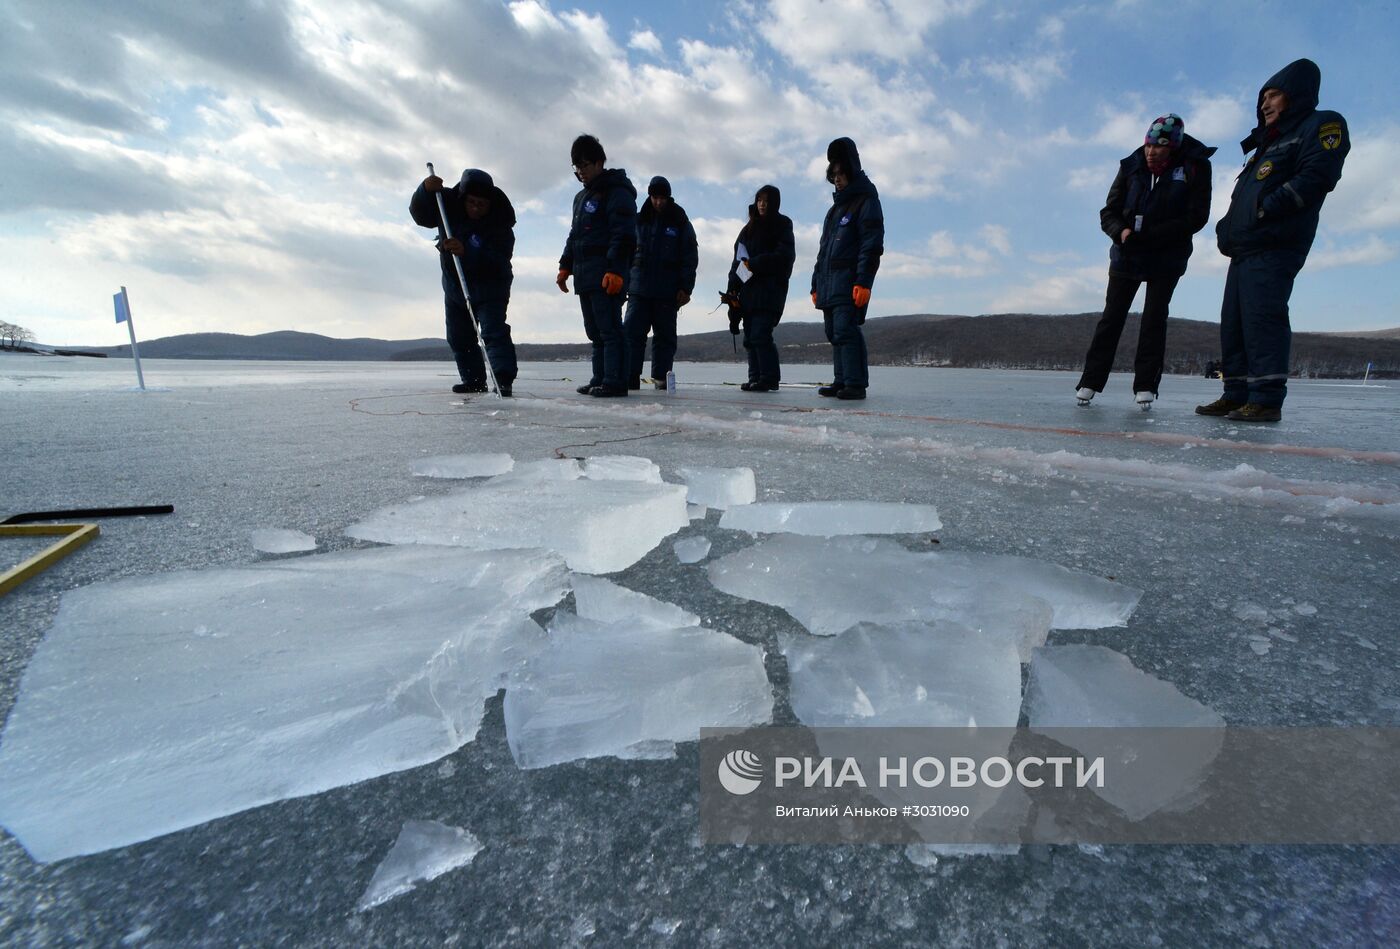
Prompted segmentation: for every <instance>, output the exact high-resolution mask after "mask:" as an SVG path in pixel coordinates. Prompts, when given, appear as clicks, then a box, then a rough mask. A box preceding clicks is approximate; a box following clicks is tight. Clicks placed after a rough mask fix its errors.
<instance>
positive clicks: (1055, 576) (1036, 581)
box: [931, 551, 1142, 658]
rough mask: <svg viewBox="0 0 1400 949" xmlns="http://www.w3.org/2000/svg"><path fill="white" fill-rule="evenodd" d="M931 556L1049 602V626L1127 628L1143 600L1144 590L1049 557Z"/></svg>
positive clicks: (950, 553) (949, 553) (953, 553)
mask: <svg viewBox="0 0 1400 949" xmlns="http://www.w3.org/2000/svg"><path fill="white" fill-rule="evenodd" d="M931 556H933V557H935V558H937V562H939V563H942V564H945V565H952V564H960V565H964V566H966V567H968V568H970V569H972V570H975V571H977V572H978V573H980V574H983V575H985V576H989V577H997V578H999V580H1000V581H1001V582H1002V583H1005V584H1006V585H1008V586H1012V587H1015V588H1016V589H1017V590H1019V591H1021V592H1022V593H1027V594H1029V595H1031V596H1033V597H1035V598H1036V599H1038V600H1043V601H1044V602H1046V603H1048V604H1050V608H1051V610H1052V611H1053V612H1054V618H1053V619H1052V620H1051V621H1050V625H1051V627H1052V628H1054V629H1104V628H1107V627H1109V626H1126V625H1128V619H1129V618H1130V617H1131V616H1132V615H1133V611H1134V610H1136V609H1137V605H1138V602H1139V601H1140V600H1141V599H1142V591H1141V590H1139V589H1136V588H1134V587H1130V586H1127V585H1125V584H1122V583H1118V582H1116V581H1114V580H1108V579H1106V578H1104V577H1099V576H1095V575H1094V574H1092V573H1084V572H1083V571H1080V570H1070V569H1069V568H1068V567H1062V566H1060V565H1059V564H1057V563H1050V562H1049V561H1046V560H1035V559H1033V558H1030V557H1016V556H1012V555H1009V554H977V553H963V552H960V551H940V552H938V553H936V554H931ZM1037 645H1039V643H1037ZM1027 658H1029V657H1027Z"/></svg>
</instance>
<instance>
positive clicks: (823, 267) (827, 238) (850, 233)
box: [812, 138, 885, 399]
mask: <svg viewBox="0 0 1400 949" xmlns="http://www.w3.org/2000/svg"><path fill="white" fill-rule="evenodd" d="M826 160H827V166H826V180H827V181H828V182H830V183H831V184H832V186H833V187H834V189H835V190H834V191H833V192H832V194H831V210H829V211H827V212H826V220H825V221H824V222H823V224H822V237H821V244H820V245H819V247H818V248H817V263H816V266H815V267H813V268H812V305H813V306H815V307H816V308H817V309H819V310H821V311H822V325H823V328H824V329H825V330H826V338H827V341H828V342H830V343H831V350H832V359H831V361H832V371H833V374H834V375H833V378H832V381H831V384H830V385H825V386H821V387H820V388H818V389H817V392H818V393H819V394H820V395H824V396H835V397H836V398H838V399H863V398H865V390H866V388H867V387H868V386H869V385H870V368H869V361H868V357H867V355H866V351H865V335H864V334H863V333H862V332H861V329H860V328H861V325H862V324H863V323H865V312H866V308H867V307H868V306H869V305H870V289H871V287H872V286H873V285H874V283H875V272H876V271H878V270H879V269H880V255H881V254H883V253H884V252H885V215H884V211H883V210H882V209H881V208H880V194H879V192H878V191H876V190H875V185H873V184H872V183H871V182H870V179H869V178H868V177H867V176H866V174H865V172H864V171H863V170H861V167H860V153H859V152H858V151H856V143H855V142H853V141H851V140H850V139H849V138H838V139H836V140H835V141H833V142H832V143H831V144H830V145H828V146H827V148H826Z"/></svg>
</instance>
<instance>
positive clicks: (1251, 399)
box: [1196, 59, 1351, 422]
mask: <svg viewBox="0 0 1400 949" xmlns="http://www.w3.org/2000/svg"><path fill="white" fill-rule="evenodd" d="M1321 86H1322V71H1321V70H1320V69H1318V68H1317V64H1316V63H1314V62H1313V61H1312V60H1310V59H1299V60H1295V61H1294V62H1291V63H1289V64H1288V65H1287V66H1285V67H1283V69H1281V70H1279V72H1277V73H1276V74H1275V75H1274V76H1272V77H1271V78H1270V79H1269V81H1268V82H1266V83H1264V87H1263V88H1262V89H1260V90H1259V99H1258V102H1257V104H1256V106H1255V114H1256V116H1257V117H1258V120H1259V124H1258V125H1257V126H1255V128H1254V131H1252V132H1250V133H1249V137H1248V138H1246V139H1245V140H1244V141H1242V142H1240V147H1241V148H1242V149H1243V150H1244V152H1245V154H1246V155H1248V156H1249V157H1248V158H1246V160H1245V163H1244V170H1243V171H1241V172H1240V175H1239V177H1238V178H1236V179H1235V190H1234V193H1232V194H1231V195H1230V209H1229V210H1228V211H1226V212H1225V216H1224V217H1223V218H1221V219H1220V220H1219V221H1218V222H1217V223H1216V225H1215V239H1216V243H1217V244H1218V245H1219V247H1220V252H1221V253H1222V254H1224V255H1225V256H1226V257H1229V258H1230V270H1229V272H1228V274H1227V275H1226V277H1225V297H1224V300H1223V301H1222V303H1221V305H1220V355H1221V367H1220V376H1221V379H1222V380H1223V381H1224V383H1225V391H1224V394H1222V395H1221V397H1220V398H1218V399H1216V400H1215V401H1214V402H1211V403H1209V404H1208V405H1198V406H1196V412H1197V413H1198V414H1200V415H1216V416H1219V415H1224V416H1228V417H1229V418H1230V419H1232V420H1234V421H1237V422H1277V421H1279V419H1281V418H1282V417H1283V412H1282V407H1283V400H1284V398H1285V396H1286V395H1287V394H1288V357H1289V350H1290V348H1291V346H1292V342H1293V329H1292V327H1291V326H1290V325H1289V322H1288V298H1289V297H1290V296H1291V295H1292V293H1293V280H1294V278H1295V277H1296V276H1297V275H1298V271H1299V270H1301V269H1302V268H1303V263H1304V261H1306V260H1307V257H1308V251H1309V249H1311V248H1312V242H1313V238H1314V237H1315V236H1316V235H1317V219H1318V215H1319V213H1320V212H1321V210H1322V202H1323V200H1325V199H1326V197H1327V195H1328V194H1329V193H1330V192H1331V191H1332V189H1333V188H1335V187H1336V186H1337V182H1338V181H1339V180H1340V179H1341V177H1342V163H1343V162H1345V161H1346V157H1347V152H1348V151H1350V150H1351V136H1350V135H1349V134H1348V132H1347V123H1346V119H1344V118H1342V117H1341V115H1339V114H1338V113H1336V112H1330V111H1323V110H1319V109H1318V107H1317V96H1318V91H1319V89H1320V88H1321ZM1250 152H1253V154H1252V155H1251V154H1250Z"/></svg>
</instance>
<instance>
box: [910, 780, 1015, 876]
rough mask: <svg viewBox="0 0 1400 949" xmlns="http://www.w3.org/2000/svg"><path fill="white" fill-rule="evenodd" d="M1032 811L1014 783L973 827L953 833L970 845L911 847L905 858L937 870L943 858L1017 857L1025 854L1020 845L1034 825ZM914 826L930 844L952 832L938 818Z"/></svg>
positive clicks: (914, 845)
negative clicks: (1028, 828) (963, 838)
mask: <svg viewBox="0 0 1400 949" xmlns="http://www.w3.org/2000/svg"><path fill="white" fill-rule="evenodd" d="M1030 810H1031V799H1030V797H1029V796H1028V795H1027V794H1026V792H1025V791H1024V790H1022V788H1021V787H1020V786H1019V785H1018V784H1016V783H1015V782H1012V783H1011V784H1008V785H1007V786H1006V787H1004V788H1002V789H1001V790H1000V791H999V792H997V793H996V795H995V796H994V797H993V799H992V800H991V802H990V804H989V806H988V807H987V808H986V810H984V811H983V812H982V813H981V814H979V815H978V816H977V817H976V819H975V820H974V821H973V823H972V826H971V827H968V828H962V827H959V828H952V829H951V830H952V831H953V833H954V835H955V836H964V835H965V836H966V837H968V838H970V840H969V841H968V842H961V843H914V844H909V845H908V846H906V847H905V848H904V856H905V858H906V859H907V860H908V861H909V862H910V863H912V864H914V865H915V866H919V867H935V866H937V865H938V861H939V859H940V858H944V859H946V858H949V857H1011V856H1015V855H1016V854H1018V853H1020V851H1021V844H1020V842H1019V841H1020V839H1021V837H1022V835H1023V833H1024V832H1025V829H1026V827H1027V824H1028V823H1029V821H1030ZM911 824H912V826H913V827H914V828H915V830H916V831H917V832H918V833H919V834H920V836H922V837H924V838H925V839H928V840H935V841H936V840H938V839H939V838H940V837H945V839H946V836H945V835H947V834H948V833H949V831H950V828H949V826H948V822H947V821H946V820H941V819H938V818H922V819H919V820H915V821H912V822H911ZM972 841H976V842H972ZM987 841H994V842H992V843H988V842H987ZM1012 841H1016V842H1015V843H1013V842H1012Z"/></svg>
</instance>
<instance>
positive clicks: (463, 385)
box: [452, 382, 486, 395]
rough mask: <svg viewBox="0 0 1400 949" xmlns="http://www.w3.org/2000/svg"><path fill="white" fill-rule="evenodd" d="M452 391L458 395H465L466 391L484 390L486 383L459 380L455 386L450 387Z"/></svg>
mask: <svg viewBox="0 0 1400 949" xmlns="http://www.w3.org/2000/svg"><path fill="white" fill-rule="evenodd" d="M452 391H453V392H456V393H457V394H458V395H465V394H467V393H469V392H485V391H486V383H484V382H459V383H457V384H456V385H455V386H453V387H452Z"/></svg>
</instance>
